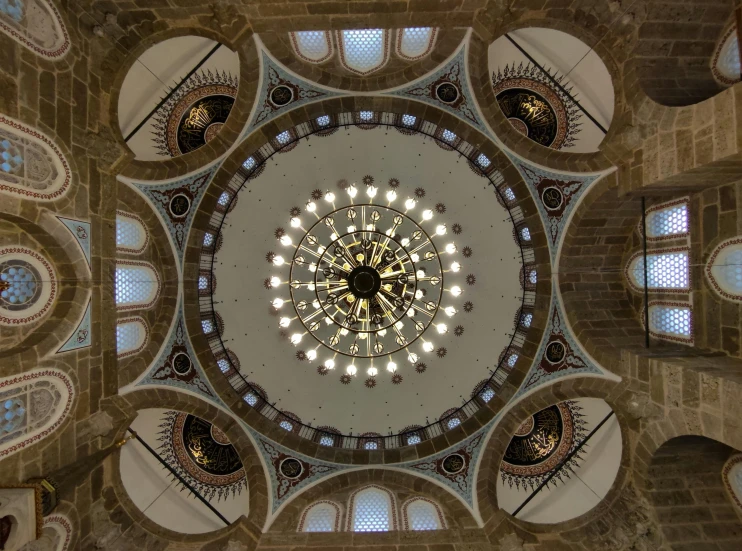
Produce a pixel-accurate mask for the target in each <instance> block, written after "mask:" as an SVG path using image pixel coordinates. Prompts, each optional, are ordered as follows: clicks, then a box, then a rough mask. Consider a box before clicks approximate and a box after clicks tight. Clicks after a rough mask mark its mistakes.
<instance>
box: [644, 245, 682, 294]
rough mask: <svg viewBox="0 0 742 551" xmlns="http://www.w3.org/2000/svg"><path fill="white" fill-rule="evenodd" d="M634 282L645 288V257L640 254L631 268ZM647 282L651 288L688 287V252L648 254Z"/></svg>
mask: <svg viewBox="0 0 742 551" xmlns="http://www.w3.org/2000/svg"><path fill="white" fill-rule="evenodd" d="M631 277H632V279H633V283H634V284H635V285H636V286H637V287H639V288H641V289H643V288H644V257H643V256H642V255H641V254H639V255H637V256H636V257H635V259H634V260H633V268H632V269H631ZM647 284H648V285H649V288H650V289H688V287H689V284H690V277H689V272H688V252H687V251H681V252H666V253H655V254H648V255H647Z"/></svg>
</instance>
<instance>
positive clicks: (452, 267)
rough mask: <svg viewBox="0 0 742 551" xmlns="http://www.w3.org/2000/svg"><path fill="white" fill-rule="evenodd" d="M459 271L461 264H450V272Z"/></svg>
mask: <svg viewBox="0 0 742 551" xmlns="http://www.w3.org/2000/svg"><path fill="white" fill-rule="evenodd" d="M460 269H461V264H459V263H458V262H454V263H452V264H451V271H452V272H458V271H459V270H460Z"/></svg>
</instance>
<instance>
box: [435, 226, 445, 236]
mask: <svg viewBox="0 0 742 551" xmlns="http://www.w3.org/2000/svg"><path fill="white" fill-rule="evenodd" d="M435 233H437V234H438V235H446V225H445V224H439V225H438V226H436V228H435Z"/></svg>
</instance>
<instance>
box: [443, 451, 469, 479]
mask: <svg viewBox="0 0 742 551" xmlns="http://www.w3.org/2000/svg"><path fill="white" fill-rule="evenodd" d="M441 467H442V468H443V471H444V472H445V473H446V474H449V475H453V474H457V473H460V472H461V471H463V470H464V468H465V467H466V459H465V458H464V456H463V455H461V454H460V453H452V454H451V455H448V456H446V457H445V458H444V459H443V461H442V462H441Z"/></svg>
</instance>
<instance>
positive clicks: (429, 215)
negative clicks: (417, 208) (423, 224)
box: [423, 209, 433, 220]
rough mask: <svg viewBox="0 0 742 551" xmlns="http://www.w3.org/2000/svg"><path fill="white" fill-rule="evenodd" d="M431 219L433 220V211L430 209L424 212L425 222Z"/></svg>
mask: <svg viewBox="0 0 742 551" xmlns="http://www.w3.org/2000/svg"><path fill="white" fill-rule="evenodd" d="M431 218H433V211H432V210H430V209H427V210H424V211H423V220H430V219H431Z"/></svg>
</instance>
